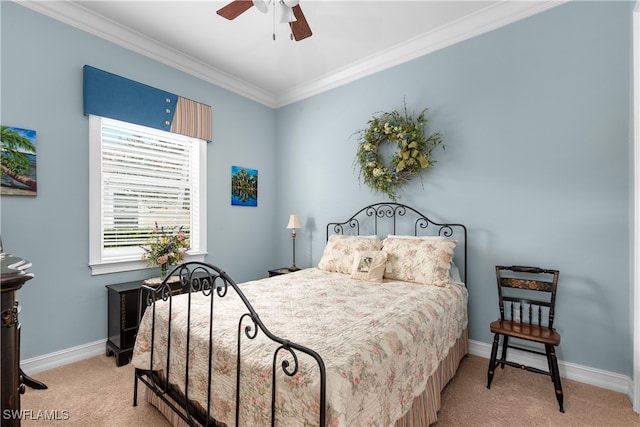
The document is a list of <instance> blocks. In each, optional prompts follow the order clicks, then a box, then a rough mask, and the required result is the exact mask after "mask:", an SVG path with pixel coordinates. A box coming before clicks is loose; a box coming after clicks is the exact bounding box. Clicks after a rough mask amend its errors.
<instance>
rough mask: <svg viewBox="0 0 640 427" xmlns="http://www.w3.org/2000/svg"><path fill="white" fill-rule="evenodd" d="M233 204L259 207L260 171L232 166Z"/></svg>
mask: <svg viewBox="0 0 640 427" xmlns="http://www.w3.org/2000/svg"><path fill="white" fill-rule="evenodd" d="M231 204H232V205H233V206H258V171H257V170H256V169H249V168H243V167H240V166H231Z"/></svg>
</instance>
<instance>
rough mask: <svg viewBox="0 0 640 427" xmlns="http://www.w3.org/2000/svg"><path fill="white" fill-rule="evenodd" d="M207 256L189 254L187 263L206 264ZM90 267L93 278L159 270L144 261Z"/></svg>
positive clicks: (108, 263)
mask: <svg viewBox="0 0 640 427" xmlns="http://www.w3.org/2000/svg"><path fill="white" fill-rule="evenodd" d="M205 255H206V253H202V254H189V255H187V257H186V258H185V261H200V262H204V257H205ZM89 267H90V268H91V275H92V276H97V275H100V274H109V273H121V272H124V271H134V270H147V269H149V268H158V267H150V266H149V264H148V263H147V261H143V260H128V261H113V262H102V263H99V264H98V263H97V264H89Z"/></svg>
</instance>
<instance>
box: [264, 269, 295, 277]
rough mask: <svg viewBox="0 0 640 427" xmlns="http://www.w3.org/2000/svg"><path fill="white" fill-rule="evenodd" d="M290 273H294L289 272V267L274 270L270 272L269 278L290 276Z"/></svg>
mask: <svg viewBox="0 0 640 427" xmlns="http://www.w3.org/2000/svg"><path fill="white" fill-rule="evenodd" d="M288 273H292V271H291V270H289V267H281V268H276V269H273V270H269V277H273V276H280V275H282V274H288Z"/></svg>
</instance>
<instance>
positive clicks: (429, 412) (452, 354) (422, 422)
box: [145, 329, 469, 427]
mask: <svg viewBox="0 0 640 427" xmlns="http://www.w3.org/2000/svg"><path fill="white" fill-rule="evenodd" d="M468 352H469V335H468V331H467V329H465V330H464V331H462V334H461V335H460V338H458V340H457V341H456V342H455V344H453V346H452V347H451V349H450V350H449V354H447V357H446V358H445V359H444V360H443V361H442V362H440V365H439V366H438V369H436V371H435V372H434V373H433V375H432V376H430V377H429V378H428V380H427V387H426V389H425V390H424V392H422V394H421V395H419V396H418V397H416V398H415V399H413V404H412V406H411V409H410V410H409V412H407V413H406V414H405V415H404V416H403V417H402V418H400V419H399V420H397V421H396V423H395V424H394V426H395V427H418V426H428V425H431V424H433V423H435V422H436V421H437V420H438V411H439V410H440V403H441V392H442V390H443V389H444V387H445V386H446V385H447V384H448V383H449V381H450V380H451V379H452V378H453V377H454V375H455V374H456V371H457V370H458V366H459V365H460V361H461V360H462V358H463V357H464V356H466V355H467V353H468ZM145 394H146V396H147V401H148V402H149V403H151V404H152V405H153V406H155V407H156V408H157V409H158V410H159V411H160V413H161V414H162V415H163V416H164V417H165V418H166V419H167V420H168V421H169V422H170V423H171V425H173V426H174V427H188V426H189V425H188V424H187V423H186V422H185V421H184V420H183V419H182V418H181V417H180V416H179V415H178V414H176V413H175V412H174V411H173V410H172V409H171V408H170V407H169V406H168V405H167V404H166V403H165V402H163V401H162V399H160V398H159V397H158V396H156V394H155V393H153V392H151V391H150V390H149V389H148V388H146V387H145ZM165 397H167V398H168V399H169V400H170V401H171V402H172V403H174V405H175V402H174V401H173V400H172V399H171V398H170V397H169V396H165ZM176 406H177V405H176ZM183 413H184V412H183ZM214 425H215V424H214ZM218 425H220V424H218Z"/></svg>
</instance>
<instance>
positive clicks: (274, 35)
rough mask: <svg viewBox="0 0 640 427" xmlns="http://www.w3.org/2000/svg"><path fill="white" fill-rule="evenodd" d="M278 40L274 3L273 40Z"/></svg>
mask: <svg viewBox="0 0 640 427" xmlns="http://www.w3.org/2000/svg"><path fill="white" fill-rule="evenodd" d="M275 39H276V2H275V0H274V2H273V40H274V41H275Z"/></svg>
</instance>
